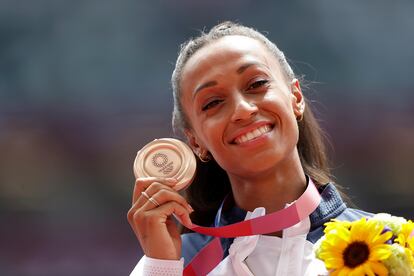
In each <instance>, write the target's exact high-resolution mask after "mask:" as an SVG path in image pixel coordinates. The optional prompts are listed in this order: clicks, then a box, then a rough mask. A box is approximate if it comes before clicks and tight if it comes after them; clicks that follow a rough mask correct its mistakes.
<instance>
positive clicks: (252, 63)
mask: <svg viewBox="0 0 414 276" xmlns="http://www.w3.org/2000/svg"><path fill="white" fill-rule="evenodd" d="M253 65H261V64H260V63H258V62H249V63H246V64H243V65H242V66H240V67H239V68H238V69H237V70H236V73H237V74H238V75H240V74H242V73H243V72H244V71H246V69H247V68H249V67H250V66H253ZM215 85H217V81H215V80H212V81H208V82H205V83H203V84H202V85H200V86H199V87H197V88H196V90H195V91H194V94H193V98H194V97H195V95H196V94H197V93H198V92H199V91H200V90H202V89H204V88H208V87H211V86H215Z"/></svg>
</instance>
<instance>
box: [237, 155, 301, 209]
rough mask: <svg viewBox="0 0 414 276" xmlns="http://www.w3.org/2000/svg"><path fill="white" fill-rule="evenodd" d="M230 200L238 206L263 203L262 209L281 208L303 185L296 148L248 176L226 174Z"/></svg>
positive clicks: (253, 206)
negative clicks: (229, 187)
mask: <svg viewBox="0 0 414 276" xmlns="http://www.w3.org/2000/svg"><path fill="white" fill-rule="evenodd" d="M229 179H230V182H231V186H232V191H233V196H234V200H235V202H236V204H237V206H239V207H240V208H241V209H244V210H246V211H253V210H254V209H255V208H257V207H264V208H265V209H266V213H272V212H275V211H277V210H280V209H283V208H284V207H285V205H286V204H287V203H291V202H293V201H295V200H296V199H298V198H299V197H300V196H301V195H302V194H303V192H304V191H305V189H306V177H305V173H304V171H303V168H302V166H301V163H300V159H299V155H298V153H297V151H294V153H293V154H292V156H290V157H289V158H286V159H285V160H283V161H281V162H279V163H278V164H277V166H275V167H272V168H271V169H268V170H267V171H265V172H259V173H257V174H252V175H248V176H245V175H244V176H239V175H232V174H229Z"/></svg>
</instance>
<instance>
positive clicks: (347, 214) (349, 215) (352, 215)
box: [336, 208, 374, 221]
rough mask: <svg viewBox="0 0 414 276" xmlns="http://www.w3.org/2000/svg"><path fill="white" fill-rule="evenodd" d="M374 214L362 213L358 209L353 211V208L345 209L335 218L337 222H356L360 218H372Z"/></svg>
mask: <svg viewBox="0 0 414 276" xmlns="http://www.w3.org/2000/svg"><path fill="white" fill-rule="evenodd" d="M373 216H374V214H373V213H369V212H366V211H362V210H359V209H354V208H346V209H345V210H344V211H343V212H342V213H341V214H340V215H339V216H337V217H336V219H338V220H346V221H354V220H358V219H360V218H362V217H367V218H370V217H373Z"/></svg>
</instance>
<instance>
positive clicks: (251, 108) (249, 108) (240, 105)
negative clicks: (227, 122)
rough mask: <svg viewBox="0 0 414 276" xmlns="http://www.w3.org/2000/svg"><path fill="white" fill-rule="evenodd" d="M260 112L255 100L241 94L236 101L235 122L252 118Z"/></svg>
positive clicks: (233, 118) (233, 119) (233, 117)
mask: <svg viewBox="0 0 414 276" xmlns="http://www.w3.org/2000/svg"><path fill="white" fill-rule="evenodd" d="M257 112H258V108H257V106H256V105H255V104H254V102H252V101H249V100H247V99H246V98H245V97H244V96H242V95H239V96H238V97H237V98H236V99H235V102H234V111H233V115H232V118H231V119H232V121H233V122H239V121H243V120H246V119H250V118H251V117H252V116H254V115H256V114H257Z"/></svg>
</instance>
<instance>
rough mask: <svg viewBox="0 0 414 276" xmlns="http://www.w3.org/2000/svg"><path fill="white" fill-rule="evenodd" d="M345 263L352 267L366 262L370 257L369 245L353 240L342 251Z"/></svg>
mask: <svg viewBox="0 0 414 276" xmlns="http://www.w3.org/2000/svg"><path fill="white" fill-rule="evenodd" d="M342 255H343V258H344V262H345V265H346V266H347V267H350V268H354V267H357V266H358V265H360V264H362V263H364V262H365V261H366V260H368V257H369V247H368V246H367V244H366V243H364V242H353V243H351V244H350V245H348V247H347V248H346V249H345V250H344V252H343V253H342Z"/></svg>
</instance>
